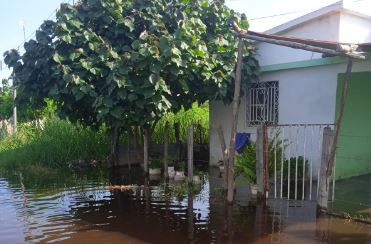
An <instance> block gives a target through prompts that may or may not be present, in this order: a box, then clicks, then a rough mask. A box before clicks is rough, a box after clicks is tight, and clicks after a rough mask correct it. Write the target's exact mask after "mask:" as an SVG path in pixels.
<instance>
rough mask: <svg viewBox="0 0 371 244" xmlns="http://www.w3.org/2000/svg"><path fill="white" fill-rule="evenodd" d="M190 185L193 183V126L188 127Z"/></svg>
mask: <svg viewBox="0 0 371 244" xmlns="http://www.w3.org/2000/svg"><path fill="white" fill-rule="evenodd" d="M187 145H188V149H187V154H188V183H189V184H191V183H193V125H190V126H189V127H188V143H187Z"/></svg>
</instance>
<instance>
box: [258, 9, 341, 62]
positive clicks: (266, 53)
mask: <svg viewBox="0 0 371 244" xmlns="http://www.w3.org/2000/svg"><path fill="white" fill-rule="evenodd" d="M339 22H340V14H339V13H337V14H333V15H329V16H325V17H324V18H319V19H316V20H313V21H310V22H308V23H305V24H303V25H300V26H297V27H295V28H293V29H291V30H287V31H285V32H281V33H277V34H280V35H288V36H295V37H303V38H311V39H320V40H327V41H337V40H338V39H339ZM257 48H258V55H257V58H258V60H259V63H260V65H261V66H264V65H272V64H280V63H289V62H296V61H302V60H311V59H319V58H321V57H322V54H319V53H314V52H308V51H304V50H298V49H293V48H289V47H282V46H277V45H272V44H268V43H258V44H257Z"/></svg>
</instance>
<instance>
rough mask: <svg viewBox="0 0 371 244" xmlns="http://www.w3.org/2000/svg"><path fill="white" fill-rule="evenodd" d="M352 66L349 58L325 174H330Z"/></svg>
mask: <svg viewBox="0 0 371 244" xmlns="http://www.w3.org/2000/svg"><path fill="white" fill-rule="evenodd" d="M352 68H353V60H352V59H351V58H349V60H348V65H347V70H346V73H345V81H344V85H343V88H342V92H341V98H340V109H339V114H338V117H337V120H336V128H335V135H334V143H333V144H332V147H331V151H330V156H329V158H328V162H327V172H326V173H327V176H330V175H331V174H332V169H333V167H334V162H335V155H336V149H337V144H338V140H339V134H340V128H341V124H342V122H343V116H344V110H345V104H346V100H347V97H348V93H349V85H350V84H349V83H350V78H351V74H352Z"/></svg>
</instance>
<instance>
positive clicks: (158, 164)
mask: <svg viewBox="0 0 371 244" xmlns="http://www.w3.org/2000/svg"><path fill="white" fill-rule="evenodd" d="M149 168H150V169H160V168H162V163H161V160H160V159H158V158H155V159H152V160H151V162H150V164H149Z"/></svg>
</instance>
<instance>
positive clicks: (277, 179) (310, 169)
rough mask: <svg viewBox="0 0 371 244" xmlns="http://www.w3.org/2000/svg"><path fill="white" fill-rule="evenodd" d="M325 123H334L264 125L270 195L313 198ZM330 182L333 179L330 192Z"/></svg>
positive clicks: (297, 198)
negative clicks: (265, 126) (266, 138)
mask: <svg viewBox="0 0 371 244" xmlns="http://www.w3.org/2000/svg"><path fill="white" fill-rule="evenodd" d="M325 127H330V128H333V127H334V125H332V124H282V125H276V126H269V127H268V128H267V134H268V142H269V145H268V162H269V169H270V172H272V171H273V174H272V173H271V178H272V179H271V180H270V186H271V189H270V197H273V198H280V199H283V198H287V199H294V200H314V199H316V198H317V196H318V192H319V185H320V184H321V182H318V179H320V165H321V154H322V140H323V130H324V128H325ZM333 176H334V173H333ZM333 179H335V177H333ZM334 185H335V182H334V180H333V183H332V194H333V192H334ZM272 188H273V189H272Z"/></svg>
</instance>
